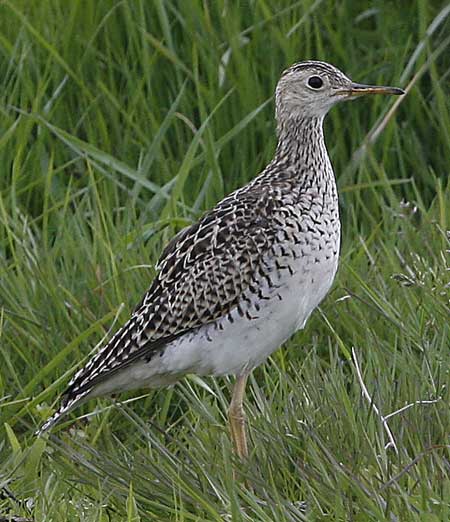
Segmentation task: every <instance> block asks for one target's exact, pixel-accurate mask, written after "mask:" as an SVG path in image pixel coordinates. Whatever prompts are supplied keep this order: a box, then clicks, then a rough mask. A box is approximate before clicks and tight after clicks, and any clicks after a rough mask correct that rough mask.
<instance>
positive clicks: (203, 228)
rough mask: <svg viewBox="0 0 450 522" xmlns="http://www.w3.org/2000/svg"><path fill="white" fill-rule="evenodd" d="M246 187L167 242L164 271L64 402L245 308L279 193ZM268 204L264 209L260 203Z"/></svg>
mask: <svg viewBox="0 0 450 522" xmlns="http://www.w3.org/2000/svg"><path fill="white" fill-rule="evenodd" d="M246 189H247V190H243V189H241V190H240V191H237V192H235V193H234V194H231V195H230V196H228V198H226V199H224V200H223V201H222V202H221V203H220V204H219V205H218V206H217V207H215V208H214V209H213V210H212V211H210V212H208V213H207V214H205V215H204V216H203V218H202V219H201V220H200V221H199V222H197V223H195V224H193V225H191V226H190V227H187V228H186V229H183V230H182V231H181V232H179V233H178V234H177V236H175V237H174V238H173V240H172V241H171V242H170V243H169V244H168V245H167V246H166V248H165V250H164V251H163V253H162V256H161V259H160V261H159V264H158V268H159V273H158V275H157V277H156V278H155V280H154V281H153V284H152V285H151V287H150V289H149V290H148V292H147V293H146V294H145V296H144V298H143V300H142V302H141V304H140V305H139V306H138V308H137V309H136V310H135V312H134V313H133V315H132V316H131V318H130V319H129V320H128V322H127V323H126V324H125V325H124V326H123V327H122V328H121V329H120V330H119V331H118V332H117V333H116V334H115V335H114V336H113V338H112V339H111V341H110V342H109V343H108V344H107V345H106V346H105V347H104V348H103V349H102V350H100V351H99V352H98V354H97V355H96V356H95V357H93V358H92V359H91V360H90V361H89V363H88V364H87V365H86V366H85V367H84V368H83V369H82V370H80V371H79V372H78V373H77V374H76V375H75V377H74V378H73V379H72V381H71V383H70V384H69V389H68V390H67V392H66V401H70V400H72V398H73V397H74V396H80V395H82V394H84V393H87V392H88V391H89V390H90V389H92V387H93V386H95V385H96V384H99V383H100V382H102V381H104V380H105V379H107V378H108V377H109V376H110V375H112V373H116V372H117V371H120V370H121V369H123V368H125V367H126V366H128V365H130V364H131V363H132V362H134V361H135V360H137V359H141V358H145V359H148V360H150V359H151V358H152V357H153V355H154V354H155V353H158V351H159V350H161V348H162V347H164V346H165V345H166V344H167V343H168V342H170V341H172V340H174V339H176V338H177V337H179V336H180V335H183V334H184V333H186V332H188V331H191V330H193V329H196V328H198V327H200V326H202V325H204V324H207V323H210V322H213V321H215V320H217V319H218V318H220V317H222V316H225V315H226V314H228V313H229V312H230V311H231V310H232V309H233V308H234V307H236V306H239V304H240V302H241V301H242V299H243V297H244V292H245V291H246V290H247V289H248V288H249V287H250V286H251V285H252V284H253V283H255V277H257V276H258V267H259V266H261V263H262V259H263V256H264V254H265V253H266V252H268V250H269V249H270V247H271V243H272V239H273V238H272V234H273V226H271V224H270V223H269V218H268V216H270V212H271V208H270V207H271V206H272V205H273V202H274V201H275V198H273V199H272V198H267V195H266V196H264V195H263V192H264V191H265V190H267V187H266V186H262V187H261V191H257V190H254V189H253V190H252V191H249V190H248V187H246ZM263 204H264V208H263V207H262V205H263Z"/></svg>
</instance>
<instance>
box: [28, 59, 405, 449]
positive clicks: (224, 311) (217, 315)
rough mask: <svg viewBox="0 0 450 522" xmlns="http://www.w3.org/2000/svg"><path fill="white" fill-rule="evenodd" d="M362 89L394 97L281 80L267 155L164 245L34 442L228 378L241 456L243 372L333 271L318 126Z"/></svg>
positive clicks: (295, 77) (288, 328) (282, 336)
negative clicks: (61, 427)
mask: <svg viewBox="0 0 450 522" xmlns="http://www.w3.org/2000/svg"><path fill="white" fill-rule="evenodd" d="M369 94H389V95H401V94H404V91H403V90H402V89H400V88H397V87H386V86H377V85H375V86H374V85H365V84H360V83H355V82H353V81H352V80H351V79H350V78H349V77H348V76H346V75H345V74H344V73H343V72H341V71H340V70H339V69H337V68H336V67H334V66H333V65H330V64H328V63H325V62H323V61H317V60H307V61H301V62H298V63H295V64H294V65H292V66H291V67H289V68H287V69H286V70H285V71H284V72H283V73H282V74H281V77H280V79H279V81H278V83H277V86H276V90H275V118H276V123H277V137H278V141H277V146H276V149H275V152H274V155H273V159H272V160H271V161H270V163H269V164H268V165H267V166H266V167H265V168H264V170H263V171H262V172H261V173H260V174H259V175H258V176H257V177H255V178H254V179H253V180H252V181H250V182H249V183H248V184H247V185H245V186H244V187H241V188H239V189H237V190H235V191H234V192H232V193H231V194H229V195H228V196H226V197H225V198H224V199H222V200H221V201H220V202H219V203H217V204H216V206H215V207H214V208H212V209H211V210H209V211H207V212H206V213H205V214H204V215H203V216H202V217H201V218H200V219H199V220H198V221H197V222H195V223H193V224H191V225H189V226H188V227H186V228H184V229H182V230H181V231H180V232H178V234H176V235H175V236H174V237H173V238H172V240H171V241H170V242H169V243H168V244H167V246H166V247H165V248H164V250H163V252H162V254H161V258H160V260H159V262H158V264H157V265H156V268H157V275H156V276H155V278H154V280H153V282H152V283H151V285H150V287H149V289H148V291H147V292H146V293H145V295H144V296H143V299H142V300H141V302H140V303H139V305H138V306H137V307H136V308H135V310H134V312H133V313H132V314H131V317H130V318H129V319H128V321H127V322H126V323H125V324H124V325H123V326H122V327H121V328H120V329H119V330H118V331H117V332H116V333H115V334H114V335H113V336H112V338H111V339H110V340H109V342H107V343H106V344H105V345H104V346H103V347H102V348H100V349H99V351H98V352H97V353H96V354H95V355H94V356H93V357H92V358H91V359H90V360H89V361H88V362H87V364H86V365H85V366H84V367H82V368H81V369H80V370H79V371H78V372H77V373H76V374H75V375H74V377H73V378H72V380H71V381H70V382H69V385H68V388H67V390H66V391H65V393H64V394H63V396H62V399H61V402H60V406H59V408H58V409H57V410H56V412H55V413H54V414H53V415H52V416H51V417H50V418H49V419H48V420H47V421H46V422H45V423H44V424H43V426H42V427H41V428H40V430H39V431H38V435H42V434H44V433H45V432H47V431H48V430H49V429H50V428H52V427H53V426H54V424H56V423H57V422H58V421H59V420H60V419H61V418H62V417H63V416H64V415H66V414H67V413H68V412H69V411H71V410H73V409H74V408H75V407H77V406H78V405H80V404H81V403H82V402H84V401H86V400H88V399H91V398H94V397H100V396H108V395H111V394H114V393H118V392H122V391H125V390H131V389H137V388H158V387H164V386H169V385H172V384H174V383H176V382H177V381H178V380H180V379H181V378H182V377H183V376H185V375H187V374H197V375H200V376H204V375H213V376H224V375H232V376H235V384H234V387H233V392H232V397H231V402H230V405H229V409H228V422H229V428H230V433H231V438H232V441H233V449H234V452H235V454H237V456H238V457H239V458H240V459H245V458H247V457H248V454H249V451H248V443H247V430H246V418H245V413H244V408H243V403H244V397H245V388H246V382H247V379H248V376H249V374H250V373H251V371H252V370H253V369H254V368H256V367H257V366H259V365H260V364H261V363H263V362H264V361H265V360H266V359H267V358H268V357H269V355H270V354H272V353H273V352H274V351H275V350H276V349H277V348H278V347H279V346H281V345H282V344H283V343H284V342H285V341H286V340H288V339H289V338H290V337H291V336H292V335H293V334H294V333H295V332H296V331H298V330H300V329H302V328H304V326H305V324H306V322H307V320H308V318H309V316H310V315H311V313H312V312H313V310H314V309H315V308H316V307H317V306H318V305H319V303H320V302H321V301H322V300H323V298H324V297H325V295H326V294H327V293H328V291H329V289H330V287H331V285H332V283H333V281H334V279H335V275H336V271H337V268H338V259H339V251H340V241H341V237H340V236H341V225H340V217H339V205H338V193H337V188H336V181H335V175H334V172H333V168H332V165H331V162H330V159H329V156H328V152H327V149H326V146H325V140H324V132H323V121H324V118H325V116H326V114H327V113H328V111H329V110H330V109H331V107H333V106H334V105H335V104H337V103H338V102H340V101H345V100H353V99H355V98H357V97H360V96H362V95H369Z"/></svg>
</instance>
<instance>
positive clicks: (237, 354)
mask: <svg viewBox="0 0 450 522" xmlns="http://www.w3.org/2000/svg"><path fill="white" fill-rule="evenodd" d="M336 269H337V257H335V258H333V259H332V260H330V261H328V262H322V263H320V264H318V265H312V267H309V268H308V269H307V270H305V269H300V270H298V272H296V273H295V274H294V275H293V276H292V277H290V278H289V279H288V280H287V281H285V282H284V284H282V285H280V286H278V287H277V289H276V291H272V294H273V295H272V297H271V299H270V300H267V301H261V303H260V309H259V310H256V308H253V309H251V310H250V314H251V319H249V318H247V317H246V316H244V317H241V316H240V315H239V313H238V311H237V310H236V309H234V310H233V311H232V312H231V314H229V315H228V316H226V317H224V318H222V319H220V320H218V321H217V322H216V323H211V324H209V325H206V326H204V327H201V328H199V329H198V330H196V331H194V332H191V333H188V334H186V335H184V336H182V337H179V338H178V339H176V340H175V341H173V342H171V343H169V344H168V345H167V346H166V348H165V349H164V350H163V351H162V352H160V353H156V354H155V355H154V357H153V358H152V359H150V361H148V362H145V361H143V360H139V361H137V362H135V363H133V364H132V365H130V366H129V367H127V368H124V369H123V370H121V371H120V372H118V373H117V374H115V375H111V377H110V378H109V379H108V380H107V381H105V382H104V383H101V384H99V385H98V386H97V387H96V388H95V390H93V393H92V395H106V394H109V393H112V392H115V391H118V390H127V389H136V388H143V387H159V386H166V385H169V384H172V383H174V382H176V381H177V380H178V379H179V378H181V377H182V376H183V375H185V374H187V373H195V374H198V375H227V374H234V375H239V374H240V373H242V372H243V371H244V370H246V369H252V368H254V367H256V366H258V365H259V364H261V363H262V362H263V361H265V360H266V358H267V357H268V356H269V355H270V354H271V353H272V352H273V351H274V350H276V349H277V348H278V347H279V346H280V345H281V344H283V343H284V342H285V341H286V340H287V339H288V338H289V337H290V336H291V335H292V334H293V333H294V332H296V331H297V330H299V329H301V328H303V327H304V325H305V323H306V321H307V319H308V317H309V316H310V314H311V312H312V311H313V310H314V309H315V308H316V306H317V305H318V304H319V303H320V301H322V299H323V298H324V297H325V295H326V294H327V292H328V290H329V288H330V286H331V284H332V282H333V279H334V276H335V273H336ZM280 297H281V299H280Z"/></svg>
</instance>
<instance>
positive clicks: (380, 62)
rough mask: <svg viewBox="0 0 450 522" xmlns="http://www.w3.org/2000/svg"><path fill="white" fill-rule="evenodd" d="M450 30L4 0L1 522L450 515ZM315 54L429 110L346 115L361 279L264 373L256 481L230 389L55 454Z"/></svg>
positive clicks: (302, 5)
mask: <svg viewBox="0 0 450 522" xmlns="http://www.w3.org/2000/svg"><path fill="white" fill-rule="evenodd" d="M449 29H450V7H449V5H448V4H447V5H446V3H445V2H439V1H436V2H428V1H426V0H413V1H411V2H408V3H403V2H382V1H378V2H369V1H362V2H353V1H351V0H343V1H341V2H331V1H325V0H324V1H320V0H315V1H312V0H311V1H309V0H302V1H298V2H291V1H289V2H288V1H285V2H275V1H268V0H260V1H257V2H256V1H254V2H253V1H249V2H227V1H225V0H218V1H213V2H208V1H204V2H200V1H192V2H190V1H189V2H188V1H186V2H185V1H182V2H180V1H179V2H177V1H175V0H155V1H152V2H150V1H148V2H147V1H144V0H141V1H139V0H136V1H127V0H123V1H120V2H119V1H113V0H108V1H106V0H98V1H96V2H94V1H90V2H89V1H81V0H80V1H78V0H73V1H71V2H62V1H56V0H54V1H50V0H42V1H40V2H30V1H28V0H9V1H8V0H7V1H3V2H1V3H0V70H1V74H0V85H1V88H0V97H1V103H0V114H1V117H0V128H1V133H0V347H1V350H0V420H1V423H0V519H1V520H3V518H2V517H4V518H5V519H6V520H19V518H14V517H23V518H25V519H30V520H35V521H46V522H48V521H67V520H69V521H72V520H82V521H122V520H127V521H130V522H131V521H134V522H136V521H149V520H151V521H153V520H155V521H178V522H181V521H183V522H184V521H186V522H187V521H189V522H190V521H205V522H206V521H208V522H210V521H233V522H238V521H267V522H269V521H277V522H278V521H289V522H291V521H303V520H308V521H316V520H317V521H322V520H329V521H380V520H381V521H382V520H387V521H394V520H397V521H430V522H431V521H433V522H438V521H447V520H450V461H449V459H450V451H449V449H450V441H449V434H450V409H449V402H450V397H449V394H450V392H449V390H450V374H449V369H450V365H449V363H450V353H449V344H450V343H449V338H450V331H449V330H450V328H449V324H448V319H449V279H450V278H449V271H448V265H449V263H448V253H449V249H450V243H449V229H450V184H449V151H450V107H449V102H448V99H449V98H448V95H449V92H448V91H449V78H450V59H449V57H450V30H449ZM311 57H316V58H319V59H325V60H327V61H330V62H332V63H334V64H336V65H337V66H339V67H341V68H342V69H343V70H344V71H345V72H347V73H348V74H349V75H351V76H352V77H353V78H354V79H355V80H357V81H363V82H367V83H369V82H372V83H375V82H377V83H384V84H393V85H399V86H402V87H405V88H407V90H408V94H407V96H405V97H403V98H402V99H395V100H394V99H387V98H377V99H367V100H361V101H359V102H357V103H356V102H355V103H354V104H351V105H350V104H348V105H344V106H341V107H339V108H337V109H335V110H333V112H332V114H331V115H330V117H329V118H328V120H327V123H326V134H327V141H328V146H329V148H330V152H331V155H332V160H333V163H334V166H335V170H336V172H337V177H338V183H339V187H340V194H341V208H342V221H343V246H342V262H341V267H340V270H339V274H338V278H337V281H336V284H335V286H334V288H333V290H332V292H331V293H330V295H329V296H328V298H327V299H326V300H325V302H324V303H323V305H322V306H321V309H320V311H317V312H315V314H314V315H313V317H312V318H311V320H310V321H309V323H308V326H307V328H306V330H305V331H303V332H300V333H298V334H297V335H296V336H295V337H294V338H293V339H292V340H290V341H289V342H288V343H287V344H286V346H285V347H283V348H282V349H280V350H278V351H277V352H276V353H275V354H274V355H273V357H272V358H271V359H270V360H269V361H268V363H267V364H266V365H265V366H263V367H261V368H259V369H258V370H256V371H255V372H254V374H253V376H252V379H251V382H250V386H249V388H248V400H247V413H248V417H249V420H250V424H251V431H250V437H251V444H252V452H251V457H250V458H249V460H248V462H247V463H245V464H238V465H236V467H238V468H239V469H240V475H241V476H242V477H246V478H247V483H248V484H251V486H252V487H245V486H243V485H242V483H241V482H240V481H236V480H234V479H233V472H232V468H233V456H232V452H231V448H230V442H229V436H228V432H227V426H226V418H225V414H224V412H225V410H226V404H227V402H228V400H229V396H230V390H231V386H232V381H231V380H226V379H217V380H214V379H202V380H200V379H198V378H188V379H185V380H184V381H183V382H181V383H180V384H179V385H177V386H176V387H175V388H173V389H170V390H162V391H151V392H141V394H140V395H139V393H138V394H129V395H123V396H121V397H120V399H123V400H124V402H122V403H119V402H116V403H113V402H111V401H108V400H101V401H97V402H92V403H90V404H88V405H86V406H85V407H83V408H81V409H79V410H77V411H76V412H75V413H74V414H73V415H72V416H71V418H70V419H68V422H66V423H65V424H62V425H61V426H60V427H58V428H57V429H56V430H55V432H54V435H53V436H52V437H51V438H50V439H49V440H48V441H44V440H36V438H35V437H34V435H33V432H34V430H35V429H36V428H37V426H38V425H40V424H41V423H42V421H43V420H44V419H45V417H46V416H47V415H48V414H49V413H51V412H52V411H53V410H54V407H55V405H56V402H55V401H56V399H57V397H58V394H59V393H60V392H62V391H63V389H64V386H65V384H66V383H67V380H68V379H69V377H70V375H71V374H72V373H73V372H74V371H75V369H76V368H77V367H78V365H80V364H82V362H83V361H84V360H85V357H86V356H87V355H88V354H89V353H90V352H91V350H92V349H93V347H94V346H95V345H96V344H97V343H98V342H99V341H100V340H101V339H102V338H103V337H104V336H105V335H106V334H107V333H108V332H109V330H110V329H111V328H115V327H116V323H121V322H123V321H124V320H125V319H126V317H127V314H128V313H129V312H130V310H131V309H132V308H133V306H134V304H135V303H136V302H137V301H138V300H139V298H140V296H141V294H142V293H143V291H144V290H145V289H146V288H147V287H148V285H149V282H150V281H151V279H152V277H153V275H154V263H155V261H156V260H157V258H158V254H159V253H160V251H161V248H162V246H163V244H164V243H165V242H166V241H167V239H168V238H169V237H171V236H172V235H173V234H174V233H175V232H176V231H177V230H179V229H180V228H182V227H183V226H185V225H186V224H188V223H190V222H191V221H192V220H195V219H196V218H197V217H198V216H199V215H200V214H201V213H202V212H203V211H204V210H205V209H207V208H210V207H211V206H212V205H213V204H214V203H215V202H216V201H217V200H218V199H220V198H221V197H222V196H223V195H224V194H226V193H228V192H229V191H230V190H232V189H234V188H236V187H238V186H241V185H242V184H243V183H245V182H247V181H248V180H249V179H251V178H252V177H253V176H254V175H255V174H256V173H257V172H258V171H259V170H260V169H261V168H262V167H263V166H264V165H265V164H266V163H267V161H268V160H269V159H270V158H271V155H272V152H273V149H274V145H275V134H274V131H275V127H274V122H273V103H272V100H271V95H272V92H273V89H274V86H275V84H276V81H277V79H278V77H279V74H280V72H281V70H282V69H283V68H284V67H285V66H287V65H289V64H291V63H292V62H294V61H297V60H299V59H305V58H311ZM364 387H365V388H366V393H367V396H364V395H363V389H364ZM138 395H139V396H138ZM117 400H118V399H117ZM402 408H404V409H403V410H402ZM94 410H95V412H96V413H95V414H92V412H93V411H94ZM399 410H400V411H399ZM388 415H391V416H388ZM77 416H78V420H76V418H77ZM383 419H385V423H384V422H383ZM69 425H70V429H69V427H68V426H69Z"/></svg>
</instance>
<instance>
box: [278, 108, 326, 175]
mask: <svg viewBox="0 0 450 522" xmlns="http://www.w3.org/2000/svg"><path fill="white" fill-rule="evenodd" d="M275 158H276V160H277V162H278V163H288V164H291V165H293V166H295V165H301V166H302V167H303V168H302V170H305V168H306V169H308V167H312V168H313V170H316V169H317V167H319V166H321V167H322V168H324V167H326V168H327V169H328V167H329V166H330V160H329V158H328V153H327V149H326V146H325V140H324V135H323V116H320V117H314V116H301V115H289V116H285V117H284V118H282V119H279V122H278V145H277V148H276V152H275Z"/></svg>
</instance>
